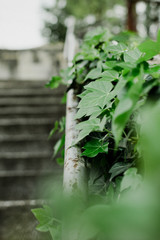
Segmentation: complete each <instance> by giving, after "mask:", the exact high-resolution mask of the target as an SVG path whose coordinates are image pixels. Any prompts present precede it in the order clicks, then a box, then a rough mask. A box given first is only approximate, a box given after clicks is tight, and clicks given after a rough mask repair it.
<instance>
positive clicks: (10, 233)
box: [0, 200, 51, 240]
mask: <svg viewBox="0 0 160 240" xmlns="http://www.w3.org/2000/svg"><path fill="white" fill-rule="evenodd" d="M42 203H43V202H42V201H37V200H30V201H24V200H23V201H6V202H0V223H1V227H0V239H1V240H51V237H50V235H49V234H48V233H40V232H38V231H37V230H36V225H37V224H38V222H37V221H36V219H35V217H34V216H33V214H32V212H31V209H33V208H37V207H40V206H41V205H42Z"/></svg>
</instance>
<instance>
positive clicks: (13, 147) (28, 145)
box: [0, 138, 58, 154]
mask: <svg viewBox="0 0 160 240" xmlns="http://www.w3.org/2000/svg"><path fill="white" fill-rule="evenodd" d="M57 140H58V138H55V139H54V140H52V141H49V140H46V139H38V140H37V139H31V140H29V139H28V140H25V139H22V140H20V139H18V138H17V140H16V141H12V139H10V140H9V139H8V140H7V141H1V142H0V154H1V153H3V152H12V153H15V152H24V151H26V152H27V151H32V152H34V151H36V152H37V151H38V150H40V149H41V151H48V152H52V149H53V146H54V144H55V142H56V141H57Z"/></svg>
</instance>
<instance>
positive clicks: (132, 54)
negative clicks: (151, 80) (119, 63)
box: [124, 48, 142, 63]
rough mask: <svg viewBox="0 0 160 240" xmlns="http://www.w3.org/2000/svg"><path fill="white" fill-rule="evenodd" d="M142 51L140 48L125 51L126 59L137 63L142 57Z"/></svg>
mask: <svg viewBox="0 0 160 240" xmlns="http://www.w3.org/2000/svg"><path fill="white" fill-rule="evenodd" d="M141 55H142V52H141V51H139V49H138V48H136V49H134V50H129V51H127V52H125V53H124V61H125V62H129V63H135V62H137V61H138V59H139V58H140V57H141Z"/></svg>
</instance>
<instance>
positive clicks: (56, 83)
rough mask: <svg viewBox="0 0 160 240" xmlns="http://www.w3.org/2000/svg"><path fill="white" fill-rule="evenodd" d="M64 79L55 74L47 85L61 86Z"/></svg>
mask: <svg viewBox="0 0 160 240" xmlns="http://www.w3.org/2000/svg"><path fill="white" fill-rule="evenodd" d="M61 81H62V78H61V77H60V76H54V77H52V79H51V80H50V82H49V83H47V84H46V85H45V86H46V87H49V88H51V89H53V88H57V87H59V85H60V83H61Z"/></svg>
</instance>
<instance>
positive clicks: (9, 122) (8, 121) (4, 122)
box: [0, 118, 56, 127]
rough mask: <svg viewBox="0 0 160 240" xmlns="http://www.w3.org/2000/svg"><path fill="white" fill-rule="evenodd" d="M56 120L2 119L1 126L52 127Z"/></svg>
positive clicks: (0, 119) (0, 120)
mask: <svg viewBox="0 0 160 240" xmlns="http://www.w3.org/2000/svg"><path fill="white" fill-rule="evenodd" d="M55 120H56V118H39V119H37V118H31V119H26V118H17V119H10V118H0V126H3V127H5V126H23V125H24V126H28V125H31V126H38V125H50V124H53V123H54V121H55Z"/></svg>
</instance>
